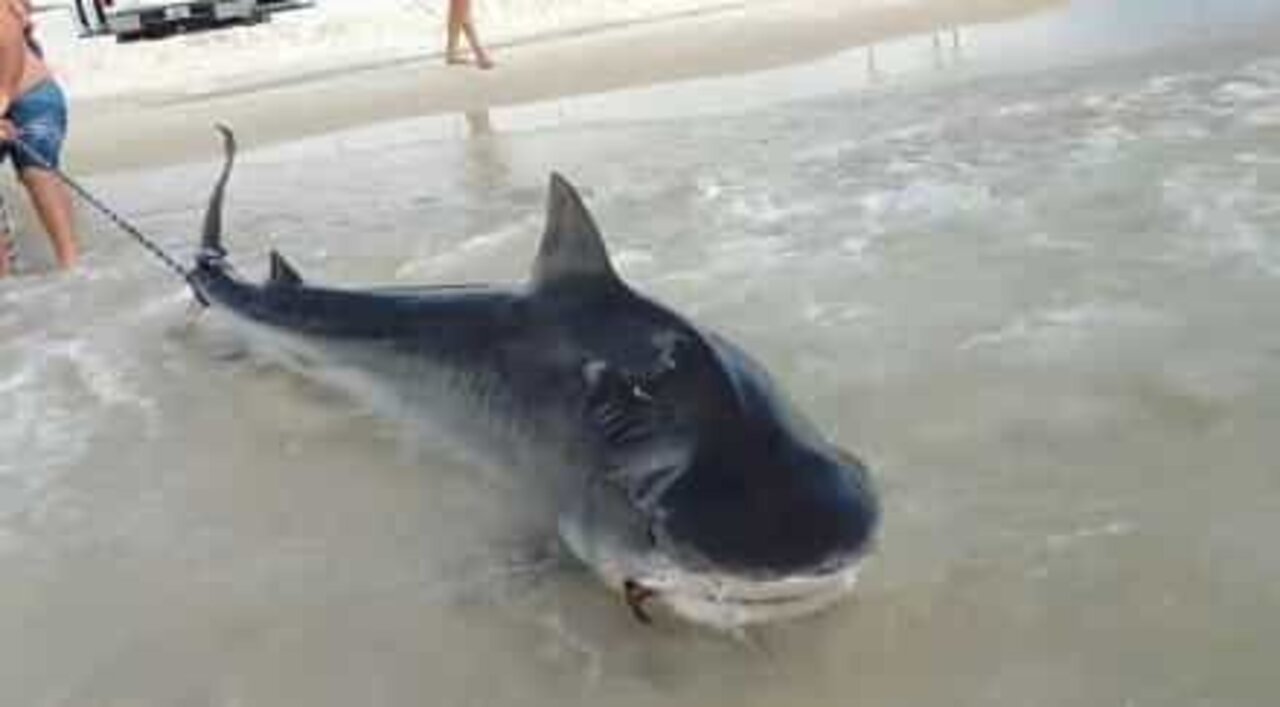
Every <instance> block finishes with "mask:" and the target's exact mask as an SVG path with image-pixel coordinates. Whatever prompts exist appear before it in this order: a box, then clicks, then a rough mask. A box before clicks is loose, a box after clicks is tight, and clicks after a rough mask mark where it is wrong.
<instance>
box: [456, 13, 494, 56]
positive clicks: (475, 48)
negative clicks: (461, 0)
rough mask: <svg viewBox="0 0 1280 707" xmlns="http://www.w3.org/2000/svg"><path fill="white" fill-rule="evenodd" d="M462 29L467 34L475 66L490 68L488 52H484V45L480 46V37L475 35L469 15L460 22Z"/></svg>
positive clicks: (474, 27) (474, 28)
mask: <svg viewBox="0 0 1280 707" xmlns="http://www.w3.org/2000/svg"><path fill="white" fill-rule="evenodd" d="M468 15H470V13H468ZM462 31H463V32H465V33H466V34H467V42H469V43H470V44H471V51H472V52H474V53H475V55H476V66H478V67H480V68H481V69H492V68H493V60H492V59H490V58H489V54H488V53H486V52H485V50H484V47H482V46H480V38H479V37H478V36H476V25H475V23H474V22H472V21H471V17H470V16H468V17H467V21H466V22H463V23H462Z"/></svg>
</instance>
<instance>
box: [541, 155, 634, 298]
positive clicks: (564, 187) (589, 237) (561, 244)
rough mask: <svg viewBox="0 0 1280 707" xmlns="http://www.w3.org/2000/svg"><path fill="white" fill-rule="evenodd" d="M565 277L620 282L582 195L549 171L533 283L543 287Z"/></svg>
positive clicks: (590, 280)
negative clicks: (545, 214)
mask: <svg viewBox="0 0 1280 707" xmlns="http://www.w3.org/2000/svg"><path fill="white" fill-rule="evenodd" d="M569 280H571V281H577V282H590V283H593V284H599V285H611V284H616V283H619V282H620V280H619V279H618V275H617V273H616V272H614V270H613V265H612V264H611V263H610V262H609V252H608V251H607V250H606V249H605V246H604V239H603V238H602V237H601V236H600V230H599V229H598V228H596V224H595V221H594V220H593V219H592V218H591V213H590V212H588V211H587V207H586V205H585V204H583V203H582V197H581V196H579V195H578V192H577V190H575V189H574V188H573V185H571V184H569V182H568V181H567V180H566V179H565V178H564V177H562V176H560V175H559V174H555V173H553V174H552V175H551V191H550V194H549V195H548V197H547V225H546V230H545V231H544V232H543V234H542V243H541V244H540V245H539V247H538V257H537V258H536V259H535V260H534V263H533V282H534V284H535V285H536V286H538V287H546V286H548V285H554V284H558V283H561V282H564V281H569Z"/></svg>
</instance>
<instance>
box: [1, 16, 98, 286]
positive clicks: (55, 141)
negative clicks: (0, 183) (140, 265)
mask: <svg viewBox="0 0 1280 707" xmlns="http://www.w3.org/2000/svg"><path fill="white" fill-rule="evenodd" d="M32 29H33V28H32V25H31V3H30V0H0V116H3V117H2V118H0V141H3V143H4V144H3V146H2V147H0V160H3V159H4V158H5V157H6V156H7V157H11V158H12V159H13V165H14V168H15V169H16V170H17V172H18V179H19V180H20V181H21V182H22V184H23V186H25V187H26V189H27V193H28V194H29V195H30V197H31V203H32V204H33V205H34V206H35V210H36V213H37V214H38V215H39V217H40V221H41V223H43V224H44V228H45V231H47V232H48V234H49V239H50V240H51V241H52V242H53V251H54V255H55V256H56V257H57V260H58V267H59V268H61V269H63V270H69V269H71V268H73V267H75V264H76V261H77V260H78V259H79V248H78V247H77V245H76V237H75V224H74V219H73V210H72V206H71V193H70V192H69V191H67V188H66V186H64V185H63V184H62V182H61V181H59V180H58V177H57V176H56V175H55V174H54V173H53V172H51V171H49V170H48V169H46V168H45V167H44V166H42V165H40V164H38V163H37V161H36V160H33V159H32V156H31V155H29V154H27V152H26V150H24V149H23V148H22V147H19V146H18V145H16V144H14V140H18V139H21V140H22V142H23V144H24V145H25V146H27V147H29V148H30V149H31V150H32V151H34V152H36V153H37V154H38V155H39V157H40V158H41V159H42V160H43V161H44V163H45V164H47V165H49V166H52V167H57V166H58V158H59V154H60V153H61V151H62V140H63V138H64V137H66V133H67V101H66V97H65V96H64V95H63V93H62V89H61V88H59V86H58V84H57V82H56V81H54V79H53V75H52V74H51V73H50V72H49V67H48V66H47V65H46V64H45V62H44V57H43V52H42V51H41V48H40V45H39V43H37V42H36V40H35V37H34V36H33V35H32ZM5 229H6V230H7V226H5ZM12 237H13V234H12V233H7V232H6V233H0V275H4V274H7V273H8V270H9V262H10V259H11V255H12V253H11V250H12V247H11V246H12Z"/></svg>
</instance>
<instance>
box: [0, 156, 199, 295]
mask: <svg viewBox="0 0 1280 707" xmlns="http://www.w3.org/2000/svg"><path fill="white" fill-rule="evenodd" d="M10 143H11V144H13V145H15V146H17V148H18V149H19V150H21V151H22V152H23V154H24V155H26V157H27V159H29V160H31V161H32V162H33V163H35V165H36V166H37V167H40V168H41V169H46V170H48V171H50V172H52V173H53V174H54V176H56V177H57V178H58V179H60V180H61V181H62V183H63V184H66V185H67V186H68V187H70V188H71V190H72V191H74V192H75V193H77V194H79V195H80V198H82V199H84V200H85V201H87V202H89V204H90V205H91V206H93V208H95V209H97V210H98V211H99V212H100V213H102V214H103V215H105V216H106V217H107V218H109V219H111V221H112V223H114V224H115V225H117V226H119V227H120V228H121V229H122V230H123V231H124V232H125V233H128V234H129V235H130V236H133V239H134V240H135V241H137V242H138V243H139V244H140V245H141V246H142V247H143V248H146V249H147V251H148V252H150V253H151V254H152V255H154V256H155V257H156V258H158V259H159V260H160V262H162V263H164V265H165V266H166V267H168V268H169V269H170V270H172V271H173V272H174V273H176V274H177V275H178V276H179V277H181V278H182V279H183V280H189V279H190V273H189V272H188V271H187V269H186V268H185V267H183V266H182V264H181V263H179V262H178V261H177V259H176V258H174V257H173V256H171V255H169V254H168V253H166V252H165V250H164V249H163V248H161V247H160V246H159V245H157V244H156V242H155V241H153V240H151V239H150V238H147V237H146V236H145V235H144V234H143V233H142V231H140V230H138V228H137V227H136V226H134V225H133V224H131V223H129V222H128V221H127V220H126V219H125V218H124V217H123V216H121V215H120V214H118V213H116V212H115V211H114V210H112V209H111V207H109V206H107V205H106V204H104V203H102V202H101V201H100V200H99V199H98V198H97V197H95V196H94V195H93V193H92V192H90V191H89V190H88V189H85V188H84V187H82V186H80V184H79V183H77V182H76V180H74V179H72V178H71V177H70V175H68V174H67V173H65V172H63V171H62V170H60V169H58V168H57V167H54V166H53V165H51V164H49V161H48V160H46V159H45V158H44V157H43V156H42V155H40V153H38V152H36V151H35V150H34V149H32V147H31V146H30V145H28V144H27V143H25V142H23V141H22V138H20V137H15V138H13V139H12V140H11V141H10Z"/></svg>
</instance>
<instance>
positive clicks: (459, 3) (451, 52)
mask: <svg viewBox="0 0 1280 707" xmlns="http://www.w3.org/2000/svg"><path fill="white" fill-rule="evenodd" d="M464 34H465V35H466V36H467V43H468V44H470V45H471V52H472V53H473V54H475V57H476V66H478V67H480V68H481V69H492V68H493V60H492V59H490V58H489V54H488V53H487V52H485V50H484V47H482V46H480V38H479V37H478V36H476V26H475V23H474V22H472V21H471V0H449V19H448V43H447V45H446V46H445V50H444V60H445V62H446V63H449V64H464V63H466V60H465V59H463V58H462V55H461V54H459V53H458V51H459V47H458V44H459V42H458V40H459V39H461V37H462V35H464Z"/></svg>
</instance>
